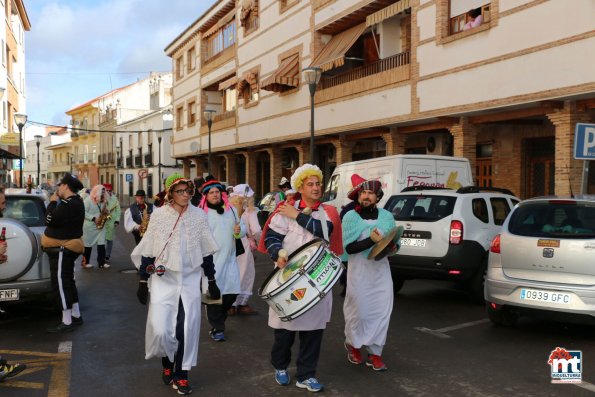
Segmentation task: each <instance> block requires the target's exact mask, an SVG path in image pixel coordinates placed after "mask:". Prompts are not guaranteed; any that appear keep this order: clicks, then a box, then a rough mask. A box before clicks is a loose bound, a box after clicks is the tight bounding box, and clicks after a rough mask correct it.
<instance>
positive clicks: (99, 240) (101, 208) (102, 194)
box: [83, 185, 111, 269]
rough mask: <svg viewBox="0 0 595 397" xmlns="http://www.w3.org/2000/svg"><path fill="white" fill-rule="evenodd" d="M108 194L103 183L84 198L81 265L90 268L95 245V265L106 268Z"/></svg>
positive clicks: (107, 266)
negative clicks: (83, 250) (83, 246)
mask: <svg viewBox="0 0 595 397" xmlns="http://www.w3.org/2000/svg"><path fill="white" fill-rule="evenodd" d="M107 201H108V196H107V193H106V191H105V187H104V186H103V185H97V186H95V187H94V188H93V189H92V190H91V193H90V194H89V196H88V197H87V198H85V201H84V203H85V223H84V224H83V242H84V243H85V253H84V254H83V267H84V268H86V269H89V268H92V267H93V265H92V264H91V253H92V251H93V246H94V245H97V267H99V268H100V269H108V268H109V267H110V265H109V264H107V263H105V241H106V240H105V233H106V229H105V223H106V222H107V221H108V220H109V219H110V218H111V215H110V213H109V209H108V207H107Z"/></svg>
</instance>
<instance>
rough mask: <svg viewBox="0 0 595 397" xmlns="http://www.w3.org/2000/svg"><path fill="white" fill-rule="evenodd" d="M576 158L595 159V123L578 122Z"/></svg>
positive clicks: (575, 140)
mask: <svg viewBox="0 0 595 397" xmlns="http://www.w3.org/2000/svg"><path fill="white" fill-rule="evenodd" d="M574 158H575V159H577V160H594V159H595V124H585V123H576V128H575V129H574Z"/></svg>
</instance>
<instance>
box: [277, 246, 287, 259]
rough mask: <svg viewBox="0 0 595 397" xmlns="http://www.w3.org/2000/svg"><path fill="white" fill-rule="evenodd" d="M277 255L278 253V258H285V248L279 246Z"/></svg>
mask: <svg viewBox="0 0 595 397" xmlns="http://www.w3.org/2000/svg"><path fill="white" fill-rule="evenodd" d="M278 255H279V258H283V259H285V260H287V256H288V255H287V250H285V249H283V248H281V249H280V250H279V254H278Z"/></svg>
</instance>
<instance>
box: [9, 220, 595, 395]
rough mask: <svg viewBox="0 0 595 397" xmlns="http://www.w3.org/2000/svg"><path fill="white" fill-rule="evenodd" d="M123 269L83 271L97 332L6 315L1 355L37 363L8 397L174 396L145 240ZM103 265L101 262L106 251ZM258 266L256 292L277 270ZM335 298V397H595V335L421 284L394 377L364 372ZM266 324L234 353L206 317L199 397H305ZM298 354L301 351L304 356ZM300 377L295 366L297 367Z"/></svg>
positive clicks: (40, 311) (84, 300)
mask: <svg viewBox="0 0 595 397" xmlns="http://www.w3.org/2000/svg"><path fill="white" fill-rule="evenodd" d="M117 236H118V240H117V241H116V243H115V247H114V253H113V255H112V256H113V260H112V265H113V266H112V268H111V269H109V270H101V271H100V270H98V269H93V270H82V269H80V268H77V282H78V285H79V291H80V299H81V307H82V309H81V310H82V314H83V317H84V321H85V323H84V324H83V325H82V326H81V327H80V328H78V329H76V330H75V331H74V332H72V333H67V334H62V335H52V334H47V333H46V332H45V328H46V327H48V326H50V325H53V324H54V323H56V322H58V321H59V317H58V315H57V314H55V313H53V312H52V311H51V310H50V309H48V308H47V305H46V303H44V302H41V303H36V304H27V305H17V306H11V307H8V308H5V309H6V310H7V312H6V313H4V314H1V315H0V354H2V355H3V356H5V357H6V358H8V359H9V360H11V361H15V360H16V361H21V362H25V363H27V364H28V366H29V369H27V370H26V371H24V372H23V373H22V374H20V376H17V377H15V378H12V379H10V380H6V381H4V382H2V383H0V396H2V397H17V396H18V397H20V396H23V397H24V396H26V397H38V396H52V397H57V396H68V395H70V396H75V397H95V396H97V397H100V396H101V397H105V396H173V395H177V394H176V393H175V391H173V390H172V389H171V387H167V386H165V385H163V384H162V382H161V377H160V370H161V363H160V360H158V359H151V360H145V359H144V329H145V320H146V307H145V306H142V305H140V304H139V303H138V301H137V299H136V295H135V292H136V287H137V280H138V279H137V276H136V274H135V273H134V272H127V270H130V269H132V268H133V267H132V264H131V263H130V261H129V256H128V255H129V253H130V251H131V249H132V247H133V239H132V237H131V236H129V235H126V234H125V233H124V232H123V230H122V228H120V229H119V230H118V234H117ZM94 254H95V252H94ZM271 266H272V265H271V264H270V262H269V261H268V260H267V258H266V257H264V256H261V255H258V256H257V272H256V282H255V290H256V289H257V288H258V286H259V285H260V284H261V283H262V281H263V280H264V278H265V277H266V276H267V275H268V273H269V271H270V270H271ZM338 293H339V288H336V289H335V296H334V307H333V317H332V321H331V323H330V324H329V326H328V328H327V330H326V331H325V336H324V341H323V346H322V355H321V359H320V363H319V367H318V378H319V380H320V381H321V382H322V383H323V384H324V385H325V387H326V389H325V391H324V394H325V395H332V396H335V395H336V396H365V397H372V396H387V395H390V396H502V397H504V396H506V397H511V396H567V395H569V394H571V395H573V396H588V395H593V394H594V393H595V386H593V385H592V384H595V371H594V370H593V368H595V364H593V363H595V342H594V338H593V335H594V332H593V331H594V329H593V328H592V327H586V326H572V325H564V324H559V323H551V322H543V321H536V320H531V319H522V320H521V322H520V324H519V325H518V326H517V327H515V328H499V327H493V326H492V325H491V324H490V323H489V322H488V321H487V319H486V316H485V312H484V308H483V307H482V306H479V305H477V304H473V303H471V302H470V300H469V299H468V297H467V296H466V294H465V293H464V292H462V291H460V290H458V289H457V288H455V287H454V286H452V285H450V284H446V283H440V282H428V281H421V280H418V281H410V282H407V283H406V284H405V287H404V288H403V290H402V291H401V293H399V294H398V295H397V296H396V298H395V306H394V311H393V315H392V317H391V326H390V329H389V335H388V340H387V344H386V347H385V350H384V354H383V357H384V359H385V362H386V364H387V366H388V367H389V370H388V371H387V372H383V373H377V372H374V371H372V370H371V369H370V368H368V367H365V366H355V365H353V364H350V363H349V362H348V361H347V359H346V353H345V350H344V348H343V339H344V337H343V326H344V322H343V316H342V303H343V299H342V298H341V297H340V296H339V295H338ZM251 304H252V305H253V306H254V307H255V308H257V309H258V310H259V314H258V315H256V316H249V317H239V316H235V317H230V318H229V319H228V322H227V331H226V337H227V339H228V340H227V341H226V342H224V343H215V342H213V341H211V340H210V339H209V337H208V324H207V322H206V318H205V317H204V316H203V322H202V329H201V343H200V350H199V363H198V366H197V367H196V368H194V369H193V370H192V371H191V372H190V382H191V384H192V386H193V387H194V395H201V396H277V395H281V394H283V395H287V396H304V395H307V394H310V393H309V392H307V391H305V390H303V389H298V388H297V387H295V386H294V385H293V382H292V385H290V386H286V387H282V386H279V385H277V384H276V383H275V381H274V378H273V369H272V367H271V365H270V364H269V352H270V347H271V343H272V331H271V330H270V328H268V326H267V314H266V313H267V305H266V303H265V302H264V301H262V300H261V299H260V298H258V297H257V296H255V297H253V298H252V299H251ZM558 346H560V347H565V348H567V349H569V350H581V351H582V357H583V368H584V371H583V380H584V381H585V382H586V383H583V384H582V385H581V386H576V385H570V384H563V385H555V384H551V382H550V381H551V378H550V371H551V370H550V366H549V365H548V364H547V359H548V356H549V354H550V351H552V350H553V349H555V348H556V347H558ZM295 352H296V349H295V348H294V354H295ZM290 372H291V374H292V376H293V374H294V372H295V366H294V365H292V366H291V367H290Z"/></svg>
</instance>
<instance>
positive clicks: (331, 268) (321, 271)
mask: <svg viewBox="0 0 595 397" xmlns="http://www.w3.org/2000/svg"><path fill="white" fill-rule="evenodd" d="M336 270H337V264H336V263H334V262H331V255H330V254H326V255H325V257H324V259H323V260H322V261H320V263H319V264H318V265H316V266H315V267H314V268H313V269H312V270H311V271H309V272H308V276H309V277H310V278H311V279H312V280H313V281H314V282H316V283H317V284H318V285H320V286H323V287H324V286H325V285H327V284H328V283H329V282H330V281H331V280H332V278H333V277H332V276H333V275H334V274H335V272H336Z"/></svg>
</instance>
